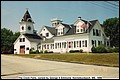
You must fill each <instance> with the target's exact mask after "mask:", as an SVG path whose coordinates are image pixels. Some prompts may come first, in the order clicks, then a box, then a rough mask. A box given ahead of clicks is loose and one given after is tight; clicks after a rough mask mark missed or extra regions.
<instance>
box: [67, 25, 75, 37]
mask: <svg viewBox="0 0 120 80" xmlns="http://www.w3.org/2000/svg"><path fill="white" fill-rule="evenodd" d="M70 26H71V28H70V29H69V30H68V31H67V32H66V34H65V35H72V34H75V30H76V28H75V26H74V25H70Z"/></svg>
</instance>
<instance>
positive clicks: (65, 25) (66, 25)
mask: <svg viewBox="0 0 120 80" xmlns="http://www.w3.org/2000/svg"><path fill="white" fill-rule="evenodd" d="M61 24H62V25H63V26H64V27H66V28H70V25H68V24H64V23H61Z"/></svg>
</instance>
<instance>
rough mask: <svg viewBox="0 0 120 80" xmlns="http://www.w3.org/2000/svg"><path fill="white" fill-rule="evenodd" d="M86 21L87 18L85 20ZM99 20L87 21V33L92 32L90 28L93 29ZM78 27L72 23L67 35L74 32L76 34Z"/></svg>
mask: <svg viewBox="0 0 120 80" xmlns="http://www.w3.org/2000/svg"><path fill="white" fill-rule="evenodd" d="M84 21H85V20H84ZM97 21H98V20H92V21H87V22H89V28H88V29H87V30H86V32H85V33H88V32H90V30H91V29H92V27H93V26H94V25H95V23H96V22H97ZM75 30H76V27H75V26H74V25H71V28H70V29H69V30H68V32H67V33H66V34H65V35H72V34H76V31H75Z"/></svg>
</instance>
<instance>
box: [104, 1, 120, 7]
mask: <svg viewBox="0 0 120 80" xmlns="http://www.w3.org/2000/svg"><path fill="white" fill-rule="evenodd" d="M104 2H105V1H104ZM105 3H106V2H105ZM109 6H110V7H111V8H116V9H118V8H117V7H114V6H112V5H110V4H109Z"/></svg>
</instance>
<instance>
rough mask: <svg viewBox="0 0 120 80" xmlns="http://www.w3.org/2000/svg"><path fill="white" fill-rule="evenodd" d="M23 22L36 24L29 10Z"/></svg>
mask: <svg viewBox="0 0 120 80" xmlns="http://www.w3.org/2000/svg"><path fill="white" fill-rule="evenodd" d="M21 22H32V23H34V22H33V21H32V18H31V16H30V14H29V12H28V10H27V11H26V12H25V14H24V16H23V18H22V20H21Z"/></svg>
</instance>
